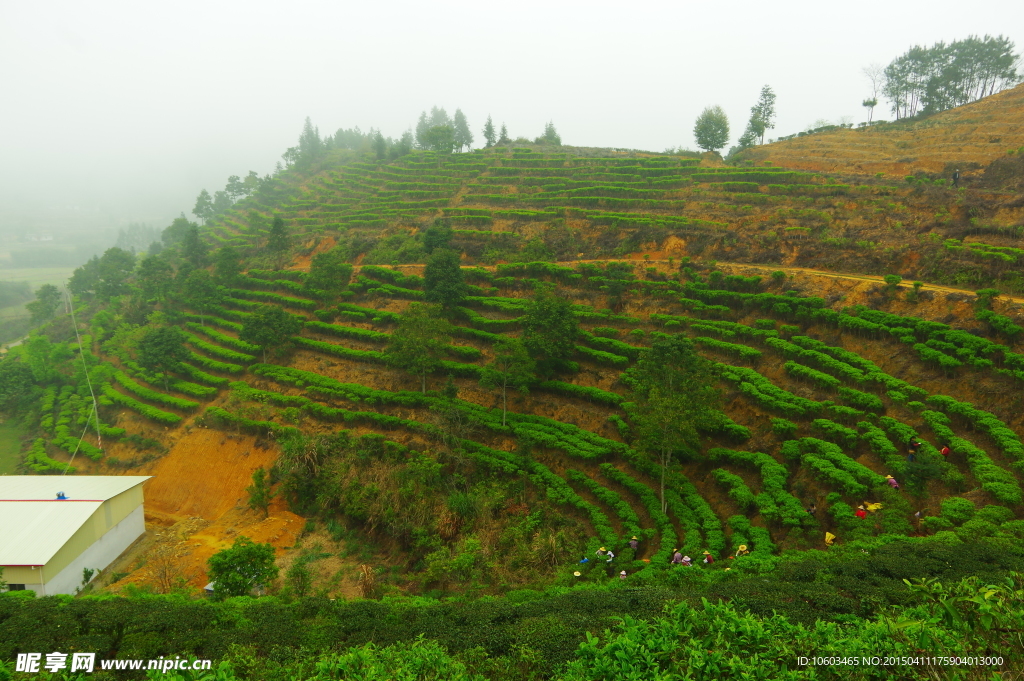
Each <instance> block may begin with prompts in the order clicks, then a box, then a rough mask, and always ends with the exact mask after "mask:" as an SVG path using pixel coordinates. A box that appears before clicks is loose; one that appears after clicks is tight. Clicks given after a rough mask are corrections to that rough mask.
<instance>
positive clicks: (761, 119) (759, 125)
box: [739, 85, 775, 149]
mask: <svg viewBox="0 0 1024 681" xmlns="http://www.w3.org/2000/svg"><path fill="white" fill-rule="evenodd" d="M774 127H775V92H774V91H773V90H772V88H771V86H769V85H765V86H764V87H763V88H761V95H760V96H759V97H758V98H757V103H756V104H754V106H752V107H750V120H749V121H747V129H746V130H744V131H743V135H742V136H740V139H739V146H740V148H741V149H745V148H747V147H750V146H753V145H754V141H755V140H756V141H757V142H758V143H759V144H764V133H765V131H767V130H771V129H772V128H774Z"/></svg>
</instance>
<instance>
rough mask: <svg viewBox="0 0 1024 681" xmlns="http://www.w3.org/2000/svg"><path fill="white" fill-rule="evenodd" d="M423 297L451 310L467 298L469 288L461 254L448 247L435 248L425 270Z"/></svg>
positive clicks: (429, 301)
mask: <svg viewBox="0 0 1024 681" xmlns="http://www.w3.org/2000/svg"><path fill="white" fill-rule="evenodd" d="M423 290H424V294H423V299H424V300H426V301H427V302H428V303H438V304H440V305H441V307H443V308H444V309H445V310H446V311H448V312H451V311H452V310H454V309H455V308H456V307H458V306H459V305H462V303H463V302H464V301H465V299H466V295H467V294H468V293H469V289H468V288H467V287H466V282H465V281H464V280H463V276H462V267H461V260H460V258H459V254H458V253H457V252H456V251H453V250H451V249H448V248H438V249H435V250H434V252H433V254H432V255H431V256H430V259H429V260H428V261H427V266H426V269H424V271H423Z"/></svg>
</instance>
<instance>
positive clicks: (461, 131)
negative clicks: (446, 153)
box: [452, 109, 473, 151]
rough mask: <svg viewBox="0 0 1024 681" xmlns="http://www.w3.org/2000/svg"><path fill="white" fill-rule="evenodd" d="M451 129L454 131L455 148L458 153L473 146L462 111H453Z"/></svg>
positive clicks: (470, 133) (471, 134) (467, 122)
mask: <svg viewBox="0 0 1024 681" xmlns="http://www.w3.org/2000/svg"><path fill="white" fill-rule="evenodd" d="M452 127H453V128H454V129H455V146H456V148H457V149H458V150H459V151H462V150H463V148H465V149H469V148H470V147H472V145H473V133H472V132H470V130H469V121H468V120H466V114H464V113H462V109H456V110H455V118H454V119H453V120H452Z"/></svg>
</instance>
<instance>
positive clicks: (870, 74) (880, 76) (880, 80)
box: [861, 63, 885, 124]
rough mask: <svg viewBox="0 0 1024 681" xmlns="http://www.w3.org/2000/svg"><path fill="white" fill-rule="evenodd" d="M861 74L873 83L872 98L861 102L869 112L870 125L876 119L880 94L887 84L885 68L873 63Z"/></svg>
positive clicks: (862, 70) (863, 69)
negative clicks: (876, 108)
mask: <svg viewBox="0 0 1024 681" xmlns="http://www.w3.org/2000/svg"><path fill="white" fill-rule="evenodd" d="M861 72H862V73H863V74H864V77H865V78H867V79H868V82H869V83H871V96H870V97H868V98H866V99H865V100H864V101H863V102H861V106H863V107H864V108H865V109H867V110H868V123H869V124H870V123H871V121H872V120H874V117H875V107H876V106H878V93H879V92H881V90H882V86H883V85H884V84H885V67H884V66H882V65H881V64H877V63H872V64H868V65H867V66H865V67H864V68H862V69H861Z"/></svg>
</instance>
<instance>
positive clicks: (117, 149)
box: [0, 1, 1024, 235]
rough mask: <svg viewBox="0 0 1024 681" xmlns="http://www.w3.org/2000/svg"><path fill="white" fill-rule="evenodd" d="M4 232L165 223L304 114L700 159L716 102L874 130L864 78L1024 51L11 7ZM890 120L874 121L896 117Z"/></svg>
mask: <svg viewBox="0 0 1024 681" xmlns="http://www.w3.org/2000/svg"><path fill="white" fill-rule="evenodd" d="M0 17H2V20H0V64H3V68H2V83H3V92H4V97H5V104H4V106H3V107H0V149H2V153H3V157H4V160H5V163H4V164H3V167H2V169H0V233H2V234H5V235H9V234H11V233H17V232H21V231H25V230H30V231H38V230H58V229H68V228H71V229H77V230H89V231H95V230H103V229H109V230H113V232H112V233H115V234H116V230H117V228H123V227H126V226H127V225H128V223H130V222H145V223H150V224H152V225H154V226H156V225H165V224H167V223H168V222H169V220H170V219H171V218H173V217H174V216H175V215H177V214H178V213H179V212H180V211H182V210H185V211H186V212H187V211H188V210H189V209H190V208H191V207H192V205H193V203H194V201H195V196H196V195H197V194H198V192H199V190H200V189H202V188H204V187H206V188H208V189H210V190H211V191H213V190H215V189H218V188H221V187H223V184H224V182H225V181H226V179H227V177H228V176H229V175H234V174H238V175H244V174H245V173H246V172H248V171H249V170H255V171H257V172H259V173H260V174H261V175H262V174H265V173H268V172H271V171H272V170H273V168H274V164H275V162H276V161H277V160H278V159H279V157H280V154H281V153H282V152H283V151H284V150H285V149H286V148H287V147H289V146H292V145H294V144H295V140H296V138H297V136H298V133H299V131H300V129H301V125H302V121H303V120H304V118H305V117H306V116H310V117H311V118H312V120H313V122H314V123H315V124H316V125H317V126H318V127H319V129H320V131H321V133H322V134H330V133H332V132H333V131H334V130H336V129H338V128H339V127H345V128H350V127H352V126H356V125H358V126H361V127H362V128H363V129H364V130H366V129H368V128H369V127H371V126H375V127H378V128H379V129H381V130H382V131H383V132H384V134H386V135H393V136H398V135H400V134H401V133H402V131H404V130H406V129H408V128H409V127H410V126H411V125H413V124H414V123H415V120H416V116H417V115H418V113H419V112H420V111H421V110H423V109H425V108H429V107H430V106H432V105H435V104H436V105H439V106H446V107H448V108H449V110H454V109H455V107H461V108H462V110H463V111H465V112H466V115H467V116H468V118H469V122H470V124H471V126H472V129H473V131H474V134H475V135H477V137H478V144H479V135H480V129H481V127H482V125H483V122H484V120H485V118H486V117H487V115H488V114H490V115H492V116H494V119H495V121H496V122H501V121H504V122H506V123H507V124H508V128H509V132H510V134H511V135H512V136H513V137H515V136H519V135H523V136H528V137H531V138H532V137H534V136H536V135H538V134H540V132H541V131H542V129H543V126H544V124H545V122H547V121H549V120H552V121H554V122H555V123H556V124H557V125H558V128H559V131H560V132H561V133H562V136H563V138H564V139H565V141H566V142H567V143H571V144H576V145H596V146H614V147H628V148H643V149H651V150H657V151H660V150H662V149H664V148H666V147H678V146H683V147H691V148H692V146H693V140H692V136H691V133H692V128H693V121H694V119H695V118H696V116H697V115H698V114H699V113H700V111H701V110H702V109H703V108H704V107H705V106H709V105H713V104H720V105H722V106H723V108H724V109H725V110H726V112H727V113H728V115H729V117H730V119H731V123H732V140H735V139H736V138H737V137H738V136H739V134H740V133H741V132H742V129H743V124H744V121H745V120H746V117H747V115H748V111H749V108H750V106H751V105H752V104H753V103H754V101H755V99H756V97H757V94H758V91H759V90H760V88H761V86H762V85H764V84H766V83H767V84H770V85H771V86H772V87H773V88H774V90H775V92H776V93H777V95H778V104H777V110H778V121H777V125H776V128H775V130H774V132H772V133H769V136H771V135H779V134H789V133H793V132H796V131H798V130H802V129H804V128H805V127H807V126H808V124H810V123H812V122H813V121H817V120H819V119H824V120H831V121H835V120H838V119H840V118H842V117H844V116H848V117H850V118H851V119H852V120H854V121H860V120H862V119H864V111H863V109H862V108H861V106H860V102H861V101H862V99H864V97H865V96H867V95H869V94H870V91H869V86H868V84H867V82H866V80H865V79H864V77H863V75H862V74H861V68H862V67H863V66H865V65H867V64H869V63H873V62H877V63H883V64H884V63H888V62H889V61H890V60H891V59H892V58H893V57H895V56H896V55H898V54H901V53H902V52H904V51H905V50H906V49H907V48H908V47H909V46H910V45H913V44H916V43H920V44H927V45H930V44H932V43H934V42H936V41H940V40H944V41H950V40H954V39H958V38H963V37H966V36H967V35H969V34H978V35H982V34H986V33H988V34H996V33H999V32H1003V31H1008V33H1007V34H1006V35H1007V37H1009V38H1010V39H1011V40H1014V42H1016V43H1017V44H1018V45H1021V44H1024V35H1022V34H1021V33H1020V30H1019V28H1015V27H1019V26H1022V25H1024V22H1022V19H1024V9H1022V8H1021V7H1020V6H1019V5H1016V4H1014V3H1007V2H996V1H982V2H976V3H972V4H971V5H970V8H969V10H968V9H967V8H965V7H964V5H963V4H962V3H955V2H935V3H931V4H930V5H929V8H928V12H927V13H922V12H921V11H920V9H919V8H918V7H916V6H915V7H911V6H902V5H896V6H894V5H893V4H892V3H881V2H868V3H862V4H859V5H857V6H856V7H852V6H843V7H839V6H826V7H823V6H821V5H820V4H811V3H807V2H789V3H784V4H782V5H774V6H772V7H770V8H766V7H765V6H764V5H761V4H757V3H752V2H743V3H740V4H739V5H733V6H732V7H731V9H730V11H729V13H728V14H726V13H725V12H724V11H723V10H720V9H718V6H715V5H707V6H704V7H691V6H685V7H684V6H682V5H678V4H676V3H646V4H643V5H639V6H631V7H629V8H626V7H624V6H622V5H621V4H618V3H616V4H613V3H610V2H589V3H586V4H584V3H564V4H561V5H555V6H552V5H551V4H548V3H543V4H542V3H536V2H532V3H526V4H522V3H520V4H517V5H516V6H515V7H514V8H513V7H506V6H495V7H494V8H489V7H480V6H479V5H478V4H475V3H468V2H444V3H439V4H431V5H429V6H427V5H422V4H419V3H411V2H388V3H383V4H381V3H377V4H374V5H372V6H370V5H367V6H365V7H352V6H340V5H336V4H331V3H316V2H302V3H293V4H291V5H289V6H288V7H287V8H282V7H281V6H280V5H279V4H271V3H268V2H255V3H238V2H222V3H215V4H212V5H211V4H209V3H197V2H185V3H176V4H174V5H173V6H168V7H166V8H155V7H148V6H147V7H144V6H139V5H136V4H134V3H126V2H111V1H104V2H101V3H99V4H98V5H90V6H88V7H87V8H86V7H85V6H82V5H80V4H78V3H71V2H50V3H45V4H27V5H14V4H8V5H6V6H5V7H4V8H2V9H0ZM884 107H885V104H884V103H883V104H882V105H881V106H880V107H879V111H877V112H876V113H879V114H882V115H883V116H884V115H885V114H884V113H883V112H884Z"/></svg>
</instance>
